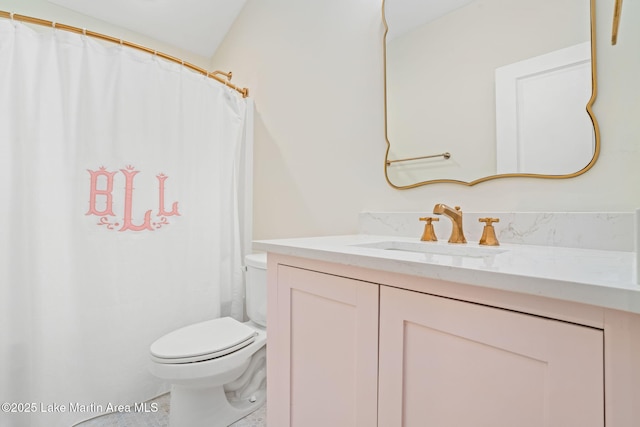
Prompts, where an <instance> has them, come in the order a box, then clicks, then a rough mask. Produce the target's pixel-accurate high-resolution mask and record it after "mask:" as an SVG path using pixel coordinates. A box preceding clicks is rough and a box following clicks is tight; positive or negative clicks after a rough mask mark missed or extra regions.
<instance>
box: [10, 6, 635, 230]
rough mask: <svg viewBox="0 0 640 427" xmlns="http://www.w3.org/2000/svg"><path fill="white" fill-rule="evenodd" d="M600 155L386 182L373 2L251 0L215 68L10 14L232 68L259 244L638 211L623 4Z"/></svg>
mask: <svg viewBox="0 0 640 427" xmlns="http://www.w3.org/2000/svg"><path fill="white" fill-rule="evenodd" d="M597 2H598V7H597V12H598V19H597V28H598V44H597V46H598V50H599V52H598V73H599V96H598V101H597V102H596V105H595V111H596V114H597V116H598V119H599V122H600V126H601V130H602V153H601V156H600V160H599V161H598V163H597V164H596V165H595V167H594V168H593V169H592V170H591V171H589V172H588V173H587V174H585V175H583V176H581V177H578V178H574V179H570V180H561V181H547V180H535V179H508V180H498V181H490V182H486V183H482V184H479V185H477V186H474V187H465V186H458V185H453V184H436V185H430V186H426V187H421V188H417V189H412V190H404V191H399V190H394V189H392V188H391V187H390V186H389V185H388V184H387V183H386V181H385V178H384V174H383V159H384V153H385V150H386V144H385V141H384V127H383V120H384V116H383V114H384V109H383V90H382V88H383V80H382V79H383V67H382V34H383V26H382V23H381V18H380V7H381V5H380V4H379V3H378V2H377V1H372V0H323V1H319V0H314V1H311V0H302V1H294V0H249V1H248V3H247V5H246V6H245V9H244V11H243V13H242V14H241V16H240V17H239V20H238V22H237V23H236V25H234V27H233V28H232V31H231V33H230V34H229V37H227V39H226V40H225V41H224V42H223V45H222V46H221V48H220V50H219V52H218V54H217V55H216V56H215V57H214V59H213V61H212V62H211V65H210V66H207V65H208V64H207V63H208V60H207V59H204V58H200V57H193V56H191V55H189V54H187V53H186V52H182V51H180V50H179V49H174V48H172V47H171V46H166V45H163V44H161V43H158V42H155V41H153V40H150V39H148V38H146V37H144V36H141V35H138V34H135V33H132V32H129V31H126V30H123V29H121V28H118V27H114V26H111V25H108V24H106V23H104V22H101V21H98V20H95V19H92V18H89V17H87V16H84V15H80V14H77V13H74V12H72V11H69V10H67V9H65V8H62V7H59V6H56V5H54V4H52V3H49V2H48V1H46V0H28V1H25V0H0V9H2V10H7V11H13V12H15V13H22V14H27V15H32V16H36V17H39V18H43V19H49V20H55V21H59V22H63V23H65V24H70V25H75V26H79V27H86V28H88V29H91V30H93V31H98V32H103V33H106V34H109V35H113V36H116V37H122V38H124V39H127V40H130V41H133V42H137V43H141V44H145V45H147V46H153V47H155V48H157V49H158V50H161V51H164V52H166V53H169V54H172V55H175V56H178V57H181V58H183V59H185V60H187V61H189V62H193V63H194V64H196V65H199V66H203V67H205V68H209V69H215V68H219V69H224V70H226V69H231V70H233V72H234V78H233V81H234V82H235V83H236V84H238V85H240V86H248V87H249V88H250V90H251V96H252V97H253V98H254V100H255V104H256V130H255V136H256V139H255V144H256V147H255V151H256V156H255V176H254V180H255V190H254V191H255V196H254V236H255V237H256V238H275V237H289V236H310V235H329V234H343V233H354V232H356V231H357V214H358V213H359V212H361V211H363V210H379V211H382V210H385V211H424V212H425V213H428V212H430V211H431V209H432V208H433V205H434V204H435V203H438V202H443V203H448V204H452V205H453V204H458V205H460V206H462V208H463V209H464V210H468V211H483V210H491V211H497V210H516V211H631V210H633V209H635V208H636V207H640V167H639V166H640V82H638V76H639V75H640V55H638V51H640V27H638V26H637V25H635V22H638V20H639V19H640V3H639V2H631V1H629V2H625V3H624V6H623V16H622V23H621V34H620V38H619V42H618V45H617V46H611V45H610V42H609V39H610V31H611V17H612V15H613V3H614V2H613V0H597Z"/></svg>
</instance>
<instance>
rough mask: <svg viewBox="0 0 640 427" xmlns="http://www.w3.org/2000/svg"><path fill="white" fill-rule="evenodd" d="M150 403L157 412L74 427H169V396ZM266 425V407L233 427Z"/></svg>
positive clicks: (114, 416)
mask: <svg viewBox="0 0 640 427" xmlns="http://www.w3.org/2000/svg"><path fill="white" fill-rule="evenodd" d="M149 402H150V403H157V404H158V411H157V412H148V413H116V414H107V415H103V416H101V417H97V418H93V419H90V420H88V421H85V422H82V423H80V424H76V425H75V426H74V427H169V394H168V393H167V394H163V395H162V396H159V397H157V398H155V399H153V400H150V401H149ZM266 425H267V408H266V405H264V406H262V407H261V408H260V409H258V410H257V411H255V412H253V413H252V414H249V415H247V416H246V417H245V418H243V419H241V420H240V421H237V422H235V423H233V424H232V425H231V426H232V427H265V426H266Z"/></svg>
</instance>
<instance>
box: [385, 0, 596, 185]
mask: <svg viewBox="0 0 640 427" xmlns="http://www.w3.org/2000/svg"><path fill="white" fill-rule="evenodd" d="M382 19H383V23H384V26H385V32H384V38H383V49H384V66H385V87H384V90H385V97H384V101H385V137H386V141H387V151H386V155H385V176H386V179H387V182H388V183H389V184H390V185H391V186H392V187H394V188H398V189H407V188H413V187H417V186H421V185H426V184H433V183H441V182H449V183H458V184H464V185H475V184H478V183H480V182H484V181H487V180H491V179H496V178H505V177H535V178H548V179H562V178H571V177H575V176H578V175H581V174H583V173H585V172H586V171H587V170H589V169H590V168H591V167H592V166H593V165H594V164H595V162H596V160H597V159H598V155H599V152H600V132H599V128H598V122H597V120H596V117H595V116H594V114H593V111H592V108H591V107H592V105H593V103H594V102H595V99H596V94H597V80H596V49H595V0H509V1H504V0H430V1H424V0H383V2H382Z"/></svg>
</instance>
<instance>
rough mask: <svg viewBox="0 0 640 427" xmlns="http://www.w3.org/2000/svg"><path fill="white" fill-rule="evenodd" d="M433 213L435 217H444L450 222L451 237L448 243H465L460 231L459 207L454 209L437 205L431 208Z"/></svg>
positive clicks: (462, 233)
mask: <svg viewBox="0 0 640 427" xmlns="http://www.w3.org/2000/svg"><path fill="white" fill-rule="evenodd" d="M433 213H434V214H436V215H444V216H446V217H448V218H449V219H450V220H451V224H452V228H451V237H449V243H467V239H465V238H464V232H463V231H462V211H461V210H460V206H456V208H455V209H452V208H450V207H449V206H447V205H445V204H442V203H438V204H437V205H435V206H434V207H433Z"/></svg>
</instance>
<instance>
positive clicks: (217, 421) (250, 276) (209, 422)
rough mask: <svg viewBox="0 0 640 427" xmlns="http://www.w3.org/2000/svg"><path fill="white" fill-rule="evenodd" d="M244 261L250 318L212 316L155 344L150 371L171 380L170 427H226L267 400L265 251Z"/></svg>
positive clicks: (174, 332) (162, 338)
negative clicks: (246, 320) (237, 318)
mask: <svg viewBox="0 0 640 427" xmlns="http://www.w3.org/2000/svg"><path fill="white" fill-rule="evenodd" d="M245 265H246V266H247V275H246V281H245V283H246V302H247V315H248V317H249V318H250V319H251V320H250V321H249V322H245V323H241V322H239V321H237V320H235V319H232V318H230V317H223V318H219V319H213V320H208V321H205V322H200V323H196V324H193V325H189V326H186V327H184V328H181V329H178V330H176V331H173V332H170V333H169V334H167V335H165V336H163V337H161V338H159V339H158V340H156V341H155V342H154V343H153V344H151V347H150V354H151V365H150V367H149V370H150V372H151V374H153V375H154V376H156V377H158V378H161V379H163V380H165V381H167V382H169V383H171V402H170V410H169V423H170V426H171V427H200V426H207V427H226V426H228V425H230V424H232V423H234V422H235V421H237V420H239V419H240V418H243V417H245V416H246V415H248V414H250V413H251V412H253V411H255V410H256V409H258V408H260V407H261V406H262V405H263V404H264V401H265V399H266V341H267V331H266V286H267V285H266V254H254V255H248V256H247V257H246V258H245Z"/></svg>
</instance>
